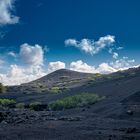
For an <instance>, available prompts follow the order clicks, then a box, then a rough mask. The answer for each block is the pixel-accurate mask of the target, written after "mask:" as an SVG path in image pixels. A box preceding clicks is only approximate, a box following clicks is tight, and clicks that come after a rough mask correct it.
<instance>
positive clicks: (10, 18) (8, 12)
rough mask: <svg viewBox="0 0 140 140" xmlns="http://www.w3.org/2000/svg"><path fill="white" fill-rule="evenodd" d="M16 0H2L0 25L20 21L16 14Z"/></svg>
mask: <svg viewBox="0 0 140 140" xmlns="http://www.w3.org/2000/svg"><path fill="white" fill-rule="evenodd" d="M14 2H15V0H0V25H5V24H15V23H18V21H19V17H17V16H14V15H13V14H12V11H13V10H14Z"/></svg>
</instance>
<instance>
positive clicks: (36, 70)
mask: <svg viewBox="0 0 140 140" xmlns="http://www.w3.org/2000/svg"><path fill="white" fill-rule="evenodd" d="M46 74H47V73H46V71H45V70H44V69H43V68H42V67H40V66H33V67H21V66H18V65H16V64H14V65H10V68H9V70H8V72H7V73H6V74H0V82H2V83H3V84H5V85H20V84H22V83H27V82H30V81H33V80H36V79H38V78H40V77H42V76H44V75H46Z"/></svg>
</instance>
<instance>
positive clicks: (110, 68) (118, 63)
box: [70, 57, 135, 74]
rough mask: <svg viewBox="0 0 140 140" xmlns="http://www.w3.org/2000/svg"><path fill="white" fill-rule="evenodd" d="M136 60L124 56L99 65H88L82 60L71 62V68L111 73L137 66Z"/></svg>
mask: <svg viewBox="0 0 140 140" xmlns="http://www.w3.org/2000/svg"><path fill="white" fill-rule="evenodd" d="M134 62H135V60H134V59H132V60H131V59H129V58H128V57H123V58H122V59H118V60H115V61H113V62H111V63H106V62H103V63H101V64H99V65H98V66H97V67H95V66H91V65H88V64H87V63H85V62H83V61H82V60H78V61H74V62H71V64H70V70H74V71H79V72H85V73H101V74H109V73H113V72H117V71H119V70H125V69H128V68H131V67H135V65H134Z"/></svg>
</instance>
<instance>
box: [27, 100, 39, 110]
mask: <svg viewBox="0 0 140 140" xmlns="http://www.w3.org/2000/svg"><path fill="white" fill-rule="evenodd" d="M40 106H41V102H33V103H30V105H29V108H30V109H31V110H39V109H40Z"/></svg>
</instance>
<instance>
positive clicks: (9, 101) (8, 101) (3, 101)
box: [0, 99, 16, 107]
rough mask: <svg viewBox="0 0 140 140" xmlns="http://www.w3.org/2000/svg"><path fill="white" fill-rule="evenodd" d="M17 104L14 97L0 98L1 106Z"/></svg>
mask: <svg viewBox="0 0 140 140" xmlns="http://www.w3.org/2000/svg"><path fill="white" fill-rule="evenodd" d="M14 104H16V101H15V100H13V99H0V106H2V107H9V106H12V105H14Z"/></svg>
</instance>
